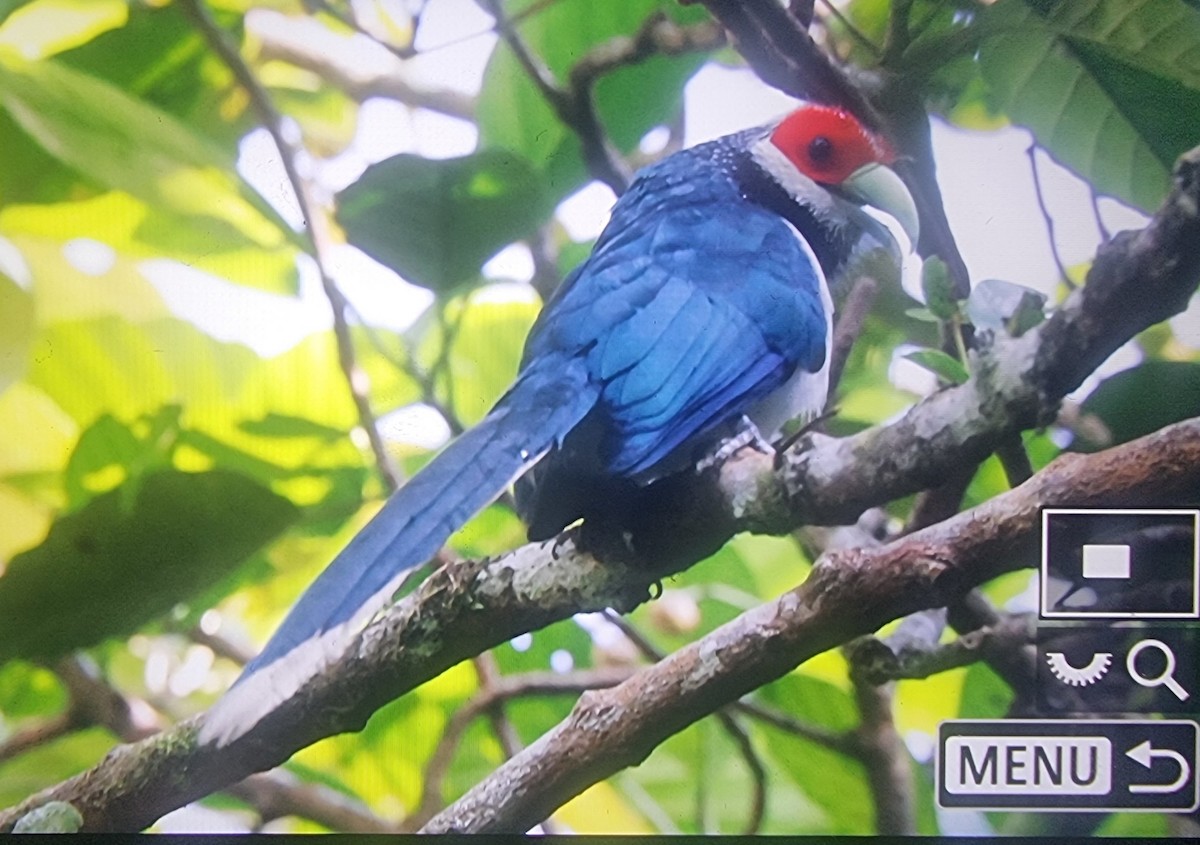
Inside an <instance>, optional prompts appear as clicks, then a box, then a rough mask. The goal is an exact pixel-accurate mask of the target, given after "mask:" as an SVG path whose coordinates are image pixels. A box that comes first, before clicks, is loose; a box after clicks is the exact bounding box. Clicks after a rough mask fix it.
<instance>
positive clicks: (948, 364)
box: [904, 349, 971, 384]
mask: <svg viewBox="0 0 1200 845" xmlns="http://www.w3.org/2000/svg"><path fill="white" fill-rule="evenodd" d="M904 357H905V358H907V359H908V360H909V361H912V362H913V363H914V364H917V365H919V366H921V367H924V368H925V369H927V370H929V371H930V372H931V373H933V374H934V375H936V376H937V377H938V378H940V379H943V380H944V381H948V382H949V383H950V384H962V383H963V382H965V381H966V380H967V379H969V378H970V377H971V374H970V373H968V372H967V368H966V367H964V366H963V364H962V362H961V361H959V360H958V359H957V358H952V357H951V356H949V355H947V354H946V353H945V352H943V351H942V350H940V349H917V350H915V351H913V352H909V353H908V354H907V355H905V356H904Z"/></svg>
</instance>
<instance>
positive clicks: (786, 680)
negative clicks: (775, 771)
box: [762, 672, 873, 835]
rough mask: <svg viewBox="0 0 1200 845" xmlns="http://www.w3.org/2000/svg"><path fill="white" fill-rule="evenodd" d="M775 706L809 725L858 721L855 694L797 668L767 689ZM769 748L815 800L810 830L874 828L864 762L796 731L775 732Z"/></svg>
mask: <svg viewBox="0 0 1200 845" xmlns="http://www.w3.org/2000/svg"><path fill="white" fill-rule="evenodd" d="M762 692H763V693H764V695H765V697H766V698H767V699H768V700H769V701H770V702H771V703H772V704H774V705H775V706H776V707H778V708H781V709H783V710H785V711H786V712H787V713H788V714H789V715H790V716H793V717H794V718H797V719H799V720H801V721H802V722H805V723H807V724H811V725H815V726H818V727H822V728H825V729H827V730H831V731H838V732H842V731H847V730H850V729H852V728H853V727H855V725H856V724H857V722H858V714H857V708H856V707H855V706H854V702H853V700H852V699H851V698H850V696H849V695H848V694H847V693H846V692H844V691H842V690H840V689H838V688H837V687H835V686H834V685H832V684H830V683H828V682H826V681H822V680H819V679H817V678H813V677H810V676H808V675H805V674H803V673H801V672H792V673H791V674H789V675H786V676H784V677H783V678H780V679H779V680H778V681H776V682H775V683H773V684H770V685H769V686H767V687H765V688H764V689H763V691H762ZM770 737H771V740H770V743H769V744H767V745H766V751H767V753H768V754H769V755H770V757H771V759H772V760H773V761H775V763H776V764H777V765H778V766H779V768H780V769H781V770H782V771H783V772H785V773H786V775H787V776H788V777H789V778H790V779H791V780H792V781H793V782H794V783H795V784H796V785H797V786H798V787H799V788H800V789H801V790H802V792H803V793H804V795H805V796H807V797H808V799H809V800H810V801H812V802H813V803H814V804H815V805H816V812H815V813H814V812H811V811H810V813H809V818H808V822H807V824H808V826H807V828H806V829H804V830H803V831H796V832H805V833H821V834H859V835H862V834H865V833H869V832H870V831H871V830H872V829H873V818H872V809H871V806H872V804H871V800H870V797H869V793H868V790H867V782H866V778H865V772H864V771H863V767H862V764H861V763H859V762H858V761H856V760H853V759H851V758H850V757H848V756H846V755H845V754H842V753H840V752H838V751H833V750H831V749H829V748H827V747H825V746H823V745H820V744H818V743H814V742H811V741H809V740H807V739H804V738H802V737H800V736H798V735H796V734H793V733H790V732H785V731H771V733H770Z"/></svg>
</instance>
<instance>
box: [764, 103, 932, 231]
mask: <svg viewBox="0 0 1200 845" xmlns="http://www.w3.org/2000/svg"><path fill="white" fill-rule="evenodd" d="M751 154H752V156H753V158H754V159H755V161H756V162H757V163H758V165H759V166H760V167H761V168H762V169H763V170H764V171H765V172H766V173H767V174H768V175H769V176H770V177H771V178H772V179H773V180H774V181H776V182H777V183H778V184H779V185H780V187H782V188H783V189H784V191H786V192H787V194H788V195H789V196H790V197H791V198H792V200H793V201H795V202H796V203H799V204H802V205H804V206H806V207H807V208H809V209H810V210H811V211H812V212H813V213H814V214H815V215H816V216H817V217H818V218H819V219H822V220H823V221H824V222H827V223H830V224H833V225H840V224H841V223H842V222H843V221H846V220H847V219H851V218H852V219H855V220H857V221H858V222H860V223H862V224H863V225H864V229H865V230H866V231H865V232H864V233H865V234H870V235H872V236H874V237H875V239H876V240H879V241H880V243H883V244H886V243H887V241H890V240H891V238H889V237H887V236H884V235H883V232H882V231H880V229H882V228H883V227H882V226H881V225H880V224H878V222H877V221H875V222H876V225H874V226H873V225H871V224H870V223H869V222H867V221H864V220H862V217H863V215H861V213H859V214H853V213H852V209H853V208H855V207H857V208H858V209H859V210H860V212H861V208H862V207H868V208H874V209H877V210H878V211H881V212H883V213H885V214H887V215H889V216H890V217H892V218H893V219H895V221H896V222H897V223H899V225H900V227H901V228H902V229H903V230H904V232H905V233H906V234H907V235H908V238H909V241H910V243H911V245H912V246H915V245H916V242H917V236H918V231H919V230H918V218H917V207H916V204H915V203H914V202H913V198H912V195H911V194H910V193H909V192H908V189H907V188H906V187H905V185H904V182H903V181H901V179H900V177H899V176H897V175H896V173H895V171H893V170H892V169H891V167H889V165H890V164H892V163H893V161H894V160H895V154H894V153H893V151H892V149H891V147H890V145H889V144H888V143H887V142H886V141H885V140H884V139H883V138H881V137H879V136H878V135H876V134H874V133H872V132H871V131H870V130H868V129H867V128H866V127H865V126H863V125H862V123H861V122H860V121H859V120H858V119H857V118H856V117H855V116H854V115H852V114H850V113H849V112H847V111H845V110H844V109H840V108H836V107H832V106H825V105H817V104H808V105H805V106H802V107H800V108H799V109H796V110H795V111H793V112H791V113H790V114H789V115H787V116H786V117H784V118H783V119H782V120H780V121H779V123H777V124H776V125H775V126H774V127H772V128H770V129H769V130H768V132H767V134H766V135H765V136H763V137H762V138H760V139H759V140H758V141H757V142H756V143H755V144H754V145H753V147H752V149H751ZM881 236H882V237H881Z"/></svg>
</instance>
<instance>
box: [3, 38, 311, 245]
mask: <svg viewBox="0 0 1200 845" xmlns="http://www.w3.org/2000/svg"><path fill="white" fill-rule="evenodd" d="M0 106H3V108H4V109H5V110H6V111H7V112H8V114H9V115H10V116H11V117H12V118H13V120H15V121H16V122H17V123H18V124H19V125H20V127H21V128H22V129H23V130H24V131H25V132H27V133H28V134H29V135H30V136H31V137H33V138H34V139H35V140H36V141H37V142H38V143H39V144H41V146H42V147H43V148H44V149H45V150H46V151H47V152H49V153H50V154H51V155H53V156H54V157H55V158H57V159H59V160H60V161H62V162H63V163H65V164H67V165H69V166H71V167H72V168H74V169H76V170H77V171H79V172H80V173H81V174H84V175H85V176H87V177H88V178H89V179H91V180H92V181H93V182H95V183H97V184H101V185H106V186H108V187H111V188H116V189H119V190H123V191H127V192H128V193H130V194H133V195H134V196H136V197H139V198H141V199H143V200H145V201H146V202H147V203H149V204H150V205H152V206H163V207H165V208H167V209H169V210H170V211H172V212H173V213H177V214H180V215H183V216H186V217H200V218H203V219H206V220H207V221H209V222H210V225H211V224H215V225H217V226H223V227H226V228H232V229H233V230H235V231H237V232H239V233H240V234H241V236H242V237H243V238H244V239H246V240H247V241H249V242H250V243H252V244H255V245H257V246H259V247H262V248H279V247H282V246H284V245H285V244H286V243H288V242H289V241H294V240H295V235H294V234H293V233H292V232H291V231H290V230H289V229H288V228H287V227H286V225H285V224H283V223H282V221H280V219H279V218H278V216H277V215H275V213H274V212H273V211H271V210H270V208H269V206H268V205H267V204H266V202H265V201H264V200H262V199H261V198H260V197H259V196H258V195H257V194H256V193H254V191H253V190H252V189H251V188H250V187H249V186H248V185H246V184H245V183H244V182H243V181H242V180H241V179H240V177H238V176H237V173H236V170H235V169H234V160H233V157H232V155H231V154H227V153H226V152H225V151H223V150H221V149H219V148H217V147H215V146H214V145H212V144H211V143H209V142H208V141H207V140H205V139H203V138H201V137H200V136H198V135H196V134H195V133H194V132H192V131H191V130H189V129H188V128H187V127H186V126H185V125H184V124H182V123H180V122H179V121H178V120H176V119H175V118H174V117H172V116H171V115H169V114H167V113H166V112H163V111H161V110H159V109H157V108H155V107H153V106H151V105H149V104H147V103H145V102H143V101H141V100H138V99H135V98H133V97H130V96H129V95H128V94H126V93H125V92H123V91H121V90H120V89H118V88H116V87H114V86H112V85H110V84H108V83H106V82H103V81H101V80H99V79H95V78H93V77H90V76H88V75H86V74H83V73H80V72H79V71H76V70H73V69H71V68H69V67H67V66H66V65H64V64H61V63H59V62H55V61H41V62H36V63H27V62H20V61H17V60H14V59H12V58H9V59H7V60H6V61H3V62H0Z"/></svg>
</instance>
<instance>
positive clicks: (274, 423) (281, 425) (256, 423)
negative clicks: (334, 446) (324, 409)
mask: <svg viewBox="0 0 1200 845" xmlns="http://www.w3.org/2000/svg"><path fill="white" fill-rule="evenodd" d="M238 428H240V429H241V430H242V431H245V432H246V433H248V434H256V435H258V436H259V437H314V438H316V439H318V440H326V441H333V440H340V439H342V438H343V437H345V436H346V432H344V431H342V430H341V429H340V428H334V427H333V426H329V425H322V424H321V423H319V422H317V421H316V420H310V419H308V418H306V417H293V416H288V415H286V414H277V413H275V412H273V411H272V412H269V413H268V414H267V415H266V416H264V417H262V418H261V419H257V420H246V421H244V422H242V423H240V424H239V425H238Z"/></svg>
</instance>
